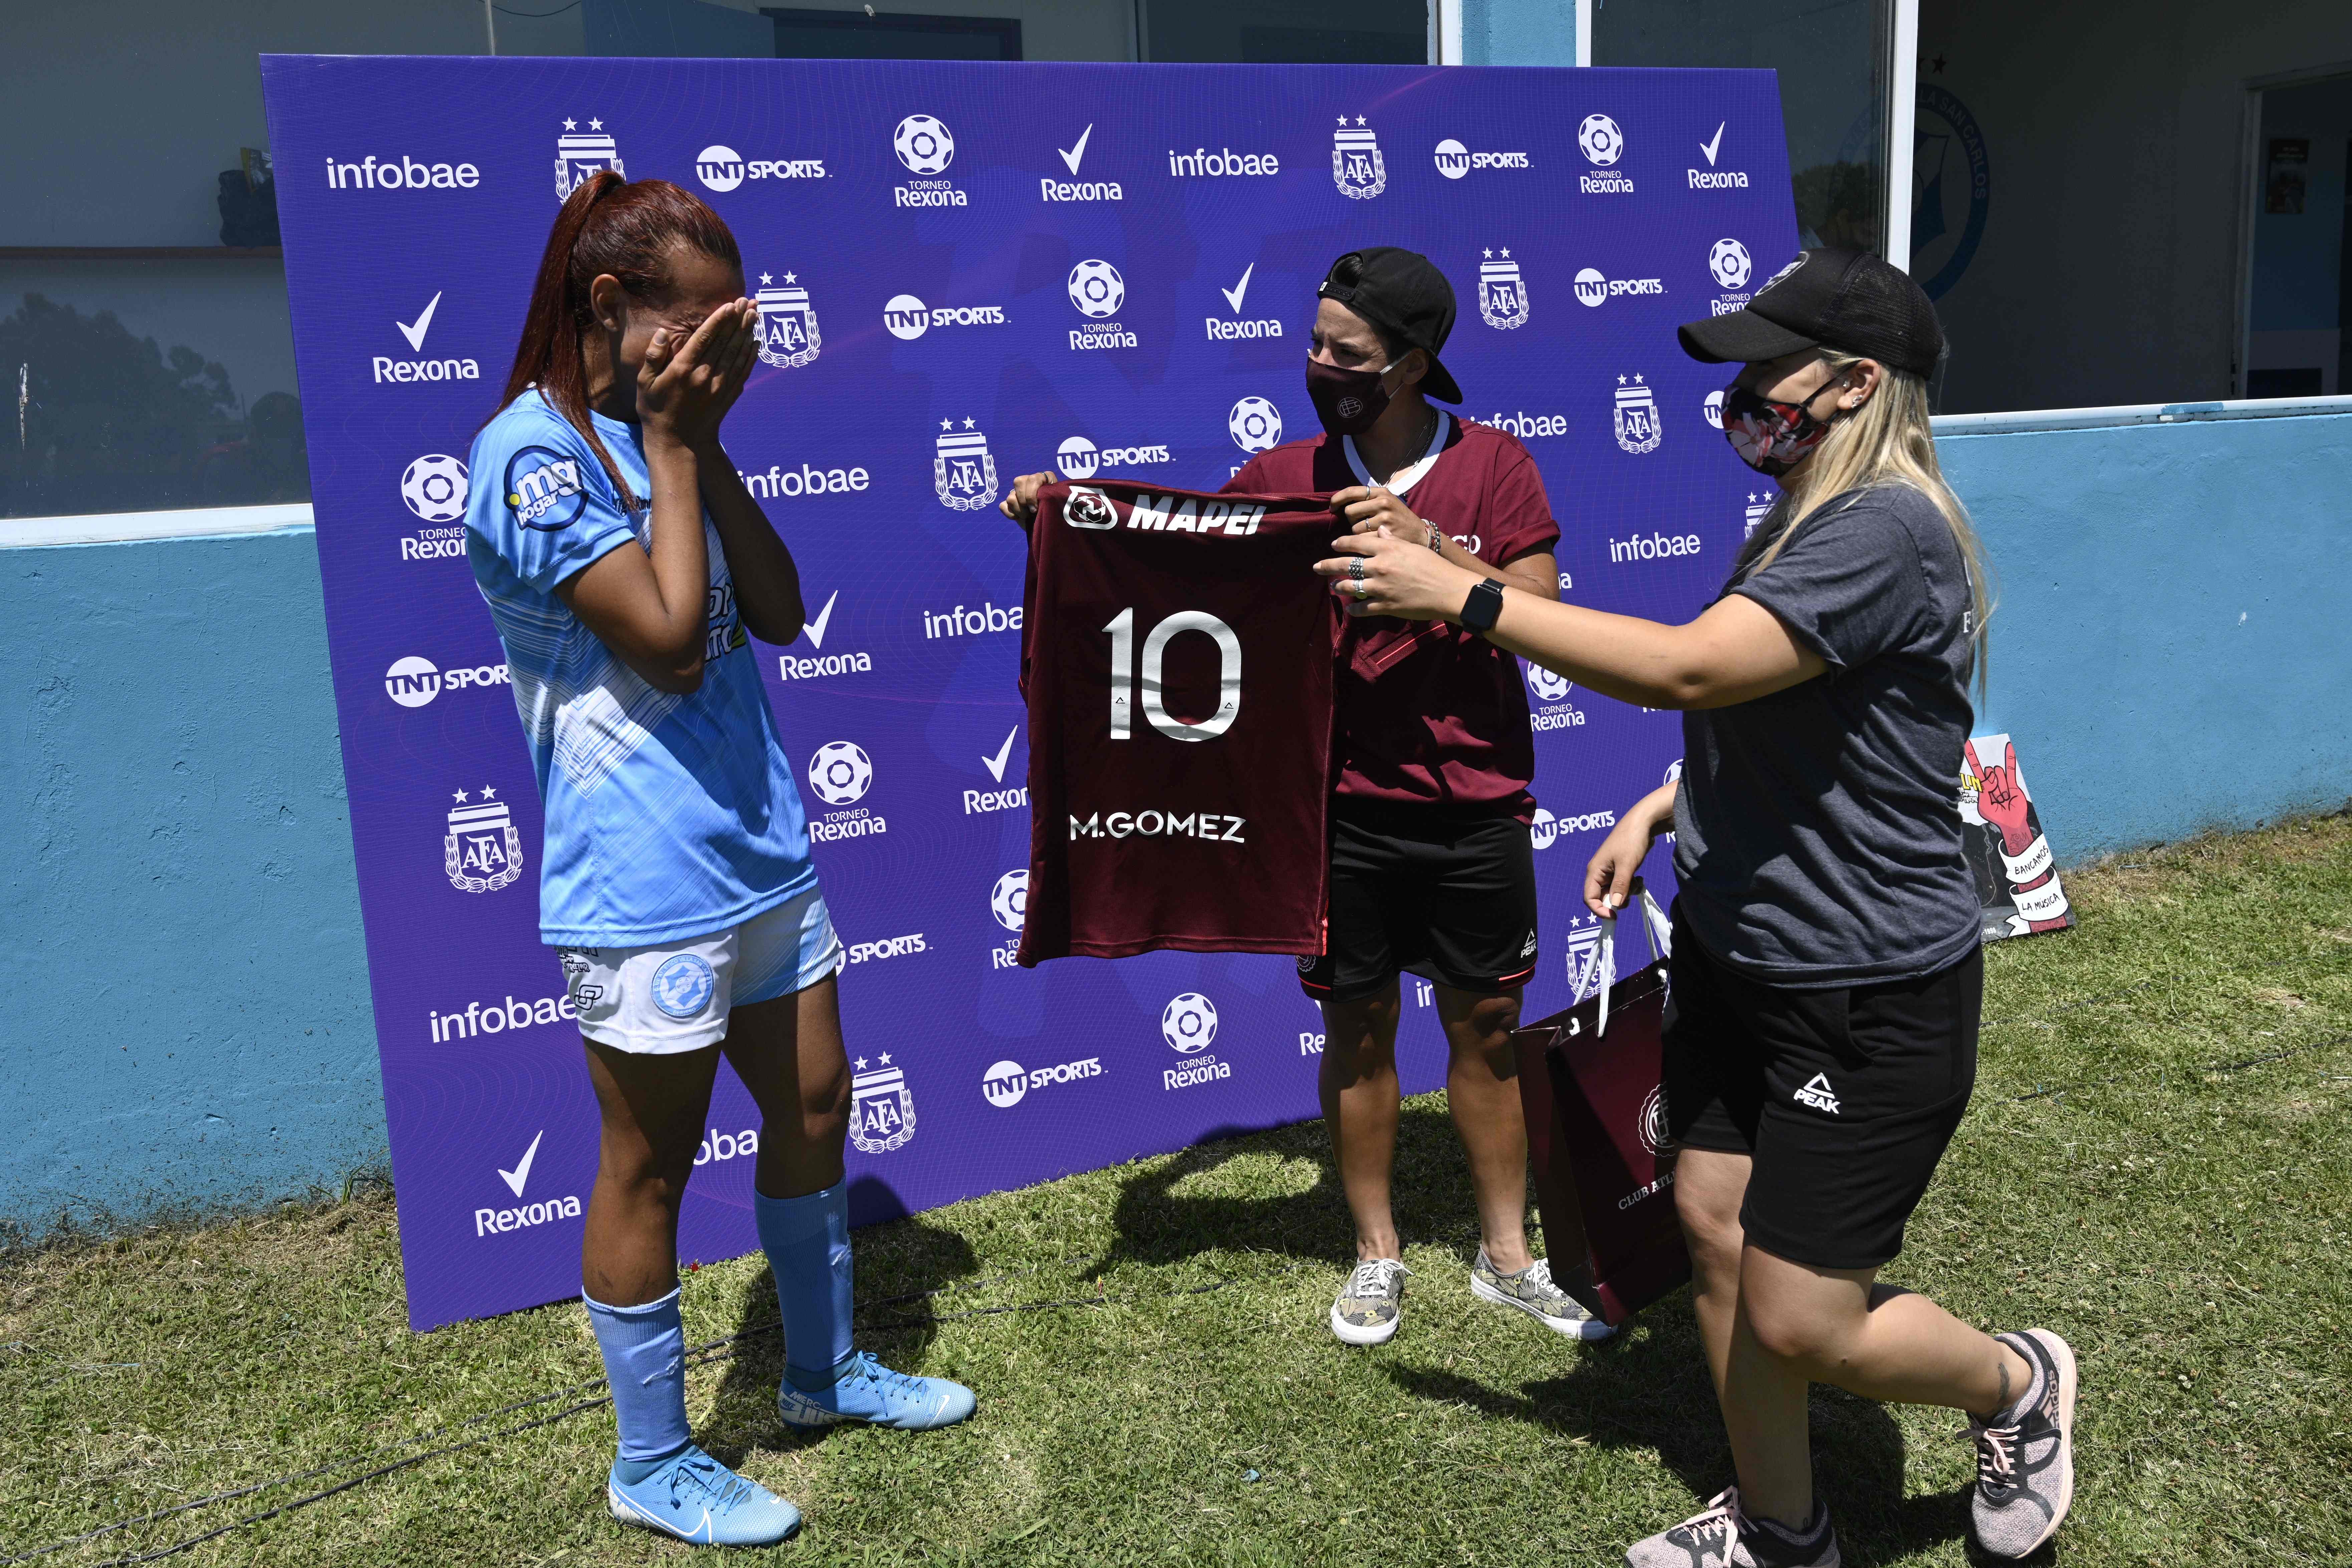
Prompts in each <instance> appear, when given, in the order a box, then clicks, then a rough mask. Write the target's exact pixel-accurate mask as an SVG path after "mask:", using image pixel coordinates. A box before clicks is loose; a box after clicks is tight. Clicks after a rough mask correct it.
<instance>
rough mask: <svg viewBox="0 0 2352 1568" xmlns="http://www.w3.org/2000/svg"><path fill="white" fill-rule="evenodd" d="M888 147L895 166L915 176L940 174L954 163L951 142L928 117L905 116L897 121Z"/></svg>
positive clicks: (919, 115) (946, 133)
mask: <svg viewBox="0 0 2352 1568" xmlns="http://www.w3.org/2000/svg"><path fill="white" fill-rule="evenodd" d="M890 145H891V146H892V147H894V148H896V149H897V150H898V162H900V163H904V164H906V165H907V167H908V168H909V169H912V170H913V171H914V172H915V173H917V174H940V173H943V172H944V171H945V170H946V168H947V166H948V165H949V164H950V163H954V162H955V138H954V137H953V136H951V135H950V134H949V133H948V128H947V127H946V126H944V125H942V124H940V122H939V121H936V120H934V119H932V118H931V117H930V116H929V115H928V114H909V115H908V116H907V118H906V119H904V120H901V121H898V132H897V133H896V134H894V135H893V136H892V137H891V138H890Z"/></svg>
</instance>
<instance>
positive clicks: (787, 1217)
mask: <svg viewBox="0 0 2352 1568" xmlns="http://www.w3.org/2000/svg"><path fill="white" fill-rule="evenodd" d="M742 294H743V272H742V263H741V258H740V254H739V252H738V251H737V249H736V245H735V237H734V236H733V235H731V234H730V233H729V232H728V229H727V226H726V224H725V223H723V222H722V221H721V220H720V219H719V216H718V215H717V214H716V213H714V212H712V211H711V210H710V209H709V207H708V206H706V205H703V204H702V203H701V202H700V201H698V200H697V199H696V198H695V197H693V196H692V195H688V194H687V193H686V192H685V191H682V190H680V189H678V188H677V186H676V185H673V184H668V183H667V182H666V181H661V180H640V181H638V182H636V183H635V184H629V183H626V182H625V181H623V180H622V179H621V177H620V176H619V175H617V174H613V173H610V172H600V173H598V174H594V175H593V176H591V177H590V178H589V179H587V180H585V181H583V182H582V184H580V185H579V186H578V187H576V188H575V189H574V190H573V191H572V195H571V197H570V199H568V200H567V201H566V202H565V203H564V204H563V210H562V212H561V213H560V214H559V215H558V216H557V217H556V220H555V229H554V232H553V233H552V234H551V235H550V236H549V237H548V242H547V252H546V255H545V257H544V258H542V259H541V263H540V268H539V276H538V279H537V282H536V284H535V285H534V287H533V289H532V291H531V299H530V312H529V314H528V315H527V317H526V318H525V320H524V322H523V331H522V342H521V344H520V347H519V348H518V349H517V351H516V353H515V362H514V371H513V373H512V374H510V375H509V377H508V381H507V388H506V395H505V399H504V402H503V405H501V407H500V408H499V412H498V414H497V415H496V416H493V417H492V418H491V420H490V421H489V423H488V425H486V426H484V427H483V429H482V432H481V434H480V435H479V436H478V437H476V438H475V441H474V447H473V452H472V455H471V460H470V464H469V471H470V472H471V473H473V474H474V475H475V476H476V482H475V485H474V487H473V494H472V497H471V499H470V501H469V504H468V506H467V514H466V548H467V556H468V558H469V559H470V560H471V561H472V563H473V567H474V578H475V581H476V582H477V583H478V584H480V586H481V590H482V596H483V597H484V598H485V599H487V600H488V601H489V605H490V613H491V615H492V616H493V618H495V619H496V621H497V622H498V627H499V637H500V639H501V640H502V641H503V642H504V643H505V645H506V650H507V666H508V668H509V672H510V674H511V677H512V679H513V682H514V690H515V703H516V707H517V708H518V709H519V710H520V713H521V716H522V721H523V729H524V732H525V734H526V735H527V736H528V737H529V740H530V749H531V761H532V763H533V766H534V769H535V771H536V773H537V775H538V779H539V787H540V795H541V799H542V800H543V801H544V802H545V805H546V820H547V842H546V847H545V850H544V853H543V854H542V856H541V861H540V868H541V870H540V930H541V936H542V938H543V939H544V940H545V941H546V942H548V943H549V944H551V946H553V947H555V948H557V949H558V950H559V952H560V954H561V956H562V963H563V969H564V973H565V975H566V979H567V984H568V987H569V990H570V993H571V997H572V1005H573V1007H574V1009H575V1010H576V1011H577V1012H578V1013H579V1016H580V1022H581V1033H582V1034H583V1036H584V1037H585V1038H586V1045H587V1055H588V1074H589V1078H590V1079H591V1080H592V1081H593V1083H594V1085H595V1089H596V1099H597V1103H598V1105H599V1106H600V1108H601V1109H602V1111H603V1119H604V1128H603V1144H602V1149H601V1152H600V1156H599V1162H598V1165H597V1172H596V1185H595V1188H594V1191H593V1194H592V1195H591V1196H590V1198H589V1200H588V1216H587V1235H586V1237H585V1240H584V1242H583V1246H582V1248H581V1276H582V1295H583V1300H585V1301H586V1303H587V1308H588V1314H589V1318H590V1321H592V1322H593V1325H594V1327H595V1331H596V1340H597V1343H598V1345H599V1346H600V1347H601V1348H602V1349H603V1351H604V1367H605V1371H606V1373H607V1374H608V1375H609V1377H610V1379H611V1382H612V1386H613V1404H614V1410H615V1412H616V1413H617V1415H618V1417H619V1423H620V1453H619V1457H618V1458H617V1459H616V1460H615V1461H614V1466H613V1469H612V1474H611V1478H610V1480H609V1483H608V1486H607V1497H608V1500H609V1502H610V1506H611V1508H612V1511H613V1513H614V1517H616V1518H618V1519H620V1520H622V1521H625V1522H628V1523H632V1524H638V1525H643V1526H646V1527H648V1528H650V1529H654V1530H656V1531H660V1532H662V1533H664V1534H667V1535H671V1536H675V1537H677V1538H679V1539H682V1540H686V1541H692V1542H700V1543H705V1544H710V1545H751V1544H759V1543H763V1542H772V1541H780V1540H782V1539H783V1538H784V1537H785V1536H787V1535H790V1534H791V1533H792V1532H793V1531H794V1530H796V1529H797V1528H798V1527H799V1524H800V1514H799V1511H798V1510H796V1509H794V1508H793V1505H792V1504H791V1503H789V1502H786V1501H784V1500H782V1499H781V1498H778V1497H776V1496H774V1495H773V1494H772V1493H770V1492H769V1491H767V1490H766V1489H764V1488H761V1487H760V1486H759V1485H757V1484H756V1483H754V1482H752V1481H750V1480H746V1479H742V1478H741V1477H739V1476H737V1475H735V1474H734V1473H733V1472H732V1471H730V1469H728V1468H727V1467H726V1466H724V1465H722V1464H720V1463H719V1461H718V1460H716V1459H714V1458H711V1457H710V1456H709V1455H708V1454H706V1453H704V1452H703V1451H702V1450H701V1449H700V1448H699V1447H696V1446H695V1444H694V1442H693V1439H692V1436H691V1435H690V1434H689V1432H688V1427H687V1421H686V1374H685V1366H684V1360H683V1357H684V1352H685V1339H684V1335H683V1332H682V1331H681V1329H680V1327H679V1322H678V1292H677V1211H678V1202H679V1199H680V1197H681V1196H682V1195H683V1194H684V1192H685V1190H686V1183H687V1177H688V1175H689V1174H690V1173H691V1172H692V1171H693V1168H694V1155H695V1149H696V1146H697V1143H698V1141H699V1140H700V1138H701V1136H702V1129H703V1117H704V1113H705V1112H706V1111H707V1110H709V1103H710V1089H711V1082H712V1079H713V1077H714V1075H715V1074H716V1073H717V1071H718V1068H719V1056H720V1054H721V1053H722V1052H723V1053H725V1055H726V1057H727V1059H728V1061H729V1062H730V1063H731V1064H732V1065H733V1066H734V1068H735V1070H736V1073H737V1074H738V1076H740V1078H741V1079H742V1080H743V1084H744V1087H745V1088H747V1089H750V1091H751V1097H752V1099H753V1100H756V1101H757V1102H758V1104H759V1107H760V1112H761V1136H760V1152H759V1167H758V1173H757V1175H756V1178H755V1187H756V1189H757V1190H756V1192H755V1194H754V1203H755V1205H756V1209H757V1214H758V1219H759V1227H760V1240H761V1246H762V1247H765V1248H766V1250H767V1254H768V1258H769V1262H770V1264H771V1265H772V1268H774V1271H775V1276H776V1294H777V1298H778V1300H779V1302H780V1304H781V1306H782V1312H783V1320H784V1334H785V1347H784V1374H785V1375H784V1383H783V1386H782V1390H781V1392H780V1394H779V1396H778V1406H779V1411H780V1414H781V1415H782V1418H783V1419H784V1420H785V1421H786V1422H787V1423H789V1424H791V1425H793V1426H799V1427H813V1426H824V1425H827V1424H829V1423H833V1422H837V1421H870V1422H874V1423H877V1424H878V1425H882V1426H897V1427H902V1428H914V1427H929V1426H946V1425H948V1424H950V1423H951V1422H955V1421H960V1420H961V1419H963V1417H964V1416H966V1415H970V1414H971V1409H972V1395H971V1390H969V1389H966V1388H963V1387H961V1385H959V1384H952V1383H948V1382H945V1381H943V1380H940V1379H936V1378H920V1377H908V1376H905V1375H903V1374H901V1373H894V1372H891V1371H889V1370H888V1369H887V1368H885V1367H883V1366H882V1365H880V1364H879V1363H877V1362H876V1361H875V1360H874V1358H873V1357H871V1356H869V1355H866V1354H864V1353H863V1352H858V1351H856V1349H855V1348H854V1347H853V1346H852V1345H851V1343H850V1308H851V1294H850V1254H849V1235H848V1210H847V1205H846V1201H845V1194H844V1187H843V1180H842V1177H843V1169H842V1141H843V1138H844V1135H845V1132H846V1131H847V1111H848V1104H849V1068H848V1063H847V1060H846V1059H845V1052H844V1050H843V1048H842V1039H841V1017H840V1012H839V1007H838V1004H837V998H836V993H835V984H836V983H835V976H836V975H837V974H838V973H840V970H841V967H842V947H841V942H840V940H839V939H838V938H837V937H836V936H835V934H834V930H833V921H832V920H831V918H830V917H829V916H828V915H827V913H826V911H825V904H824V894H823V892H822V891H821V890H820V889H818V887H817V879H816V871H815V868H814V867H813V866H812V865H811V864H810V863H809V848H808V831H807V827H806V824H805V821H804V818H803V814H802V809H801V802H800V796H799V795H798V793H797V792H796V791H795V790H794V788H793V780H792V772H791V768H790V766H789V764H788V763H786V762H785V760H784V754H783V751H782V747H781V746H780V745H779V744H778V742H777V738H776V725H775V720H774V717H773V716H772V714H771V713H770V712H769V710H768V703H767V697H766V693H765V692H764V691H763V690H762V689H761V685H760V678H759V674H758V672H757V671H756V670H755V669H754V668H753V662H752V656H751V652H750V644H749V637H747V635H746V634H747V632H748V633H749V634H751V635H756V636H757V637H760V638H761V639H762V640H763V641H766V642H771V643H788V642H791V641H792V640H793V638H794V637H797V636H799V635H800V628H801V622H802V619H803V606H802V603H801V588H800V576H799V574H798V572H797V571H796V570H795V569H794V567H793V558H792V553H791V552H789V551H788V550H786V549H785V548H784V545H783V542H782V541H781V540H779V539H778V538H777V537H776V533H775V531H774V529H772V527H770V526H769V523H768V520H767V518H766V516H765V515H764V514H763V513H762V512H761V510H760V506H759V503H758V502H757V501H754V500H752V499H751V495H750V493H749V492H748V491H746V490H745V489H744V488H743V483H742V481H741V480H740V479H738V478H737V477H736V472H735V467H734V465H733V463H732V462H730V460H729V458H728V456H727V453H726V451H725V449H724V448H723V447H721V446H720V445H719V425H720V423H721V421H723V420H724V419H725V418H726V416H727V413H728V410H729V409H730V408H731V407H732V406H733V405H734V403H735V399H736V398H737V397H738V396H740V395H741V394H742V391H743V386H744V384H745V382H746V380H747V379H748V378H749V376H750V374H751V367H752V365H753V363H755V361H756V358H757V350H758V333H759V312H758V310H757V307H755V306H754V305H753V304H752V302H751V300H747V299H745V298H743V297H742ZM494 479H495V481H496V482H495V483H493V482H492V481H493V480H494Z"/></svg>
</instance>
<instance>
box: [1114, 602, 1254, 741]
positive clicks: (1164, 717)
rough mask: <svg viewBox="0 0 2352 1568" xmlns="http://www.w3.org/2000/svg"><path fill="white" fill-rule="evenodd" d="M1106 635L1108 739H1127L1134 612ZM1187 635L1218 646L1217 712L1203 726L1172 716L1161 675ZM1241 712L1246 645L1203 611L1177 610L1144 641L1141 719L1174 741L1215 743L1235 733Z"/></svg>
mask: <svg viewBox="0 0 2352 1568" xmlns="http://www.w3.org/2000/svg"><path fill="white" fill-rule="evenodd" d="M1103 630H1105V631H1107V632H1108V633H1109V634H1110V738H1111V739H1112V740H1114V741H1124V740H1128V739H1129V738H1130V737H1131V736H1132V735H1133V733H1134V730H1133V722H1134V712H1135V675H1136V671H1135V612H1134V611H1133V610H1132V609H1126V610H1121V611H1120V612H1119V613H1118V614H1117V615H1116V616H1112V617H1111V618H1110V624H1109V625H1108V626H1104V627H1103ZM1185 632H1200V633H1202V634H1203V635H1204V636H1206V637H1209V638H1210V639H1211V640H1212V641H1213V642H1214V643H1215V644H1216V645H1217V710H1216V712H1214V713H1213V714H1211V715H1210V716H1209V717H1208V718H1206V719H1203V720H1202V721H1200V722H1199V723H1197V724H1196V723H1189V722H1187V721H1184V720H1181V719H1179V718H1177V717H1176V716H1175V715H1174V714H1172V713H1171V712H1169V711H1168V702H1167V688H1166V684H1165V682H1164V681H1163V680H1162V679H1161V674H1160V672H1161V669H1162V668H1163V667H1164V666H1165V665H1166V663H1167V659H1168V645H1169V644H1170V643H1171V642H1173V641H1174V640H1175V639H1176V638H1177V637H1180V636H1181V635H1182V634H1183V633H1185ZM1241 710H1242V639H1241V638H1239V637H1235V636H1234V628H1233V627H1231V626H1227V625H1225V623H1224V622H1223V621H1221V620H1219V619H1217V617H1216V616H1213V615H1210V614H1209V613H1208V612H1207V611H1205V610H1179V611H1177V612H1176V613H1175V614H1174V615H1172V616H1169V617H1168V618H1167V619H1166V620H1164V621H1161V622H1160V624H1159V625H1158V626H1154V627H1152V628H1151V630H1150V633H1148V634H1147V635H1146V636H1145V637H1144V639H1143V717H1144V719H1145V721H1147V722H1149V723H1150V726H1151V727H1152V728H1153V729H1155V730H1157V731H1160V733H1161V734H1163V735H1165V736H1167V737H1168V738H1169V739H1170V740H1171V741H1213V740H1215V739H1216V738H1217V737H1218V736H1220V735H1222V734H1223V733H1224V732H1225V731H1228V730H1230V729H1232V728H1233V727H1234V717H1235V716H1236V715H1238V714H1239V713H1240V712H1241Z"/></svg>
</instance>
